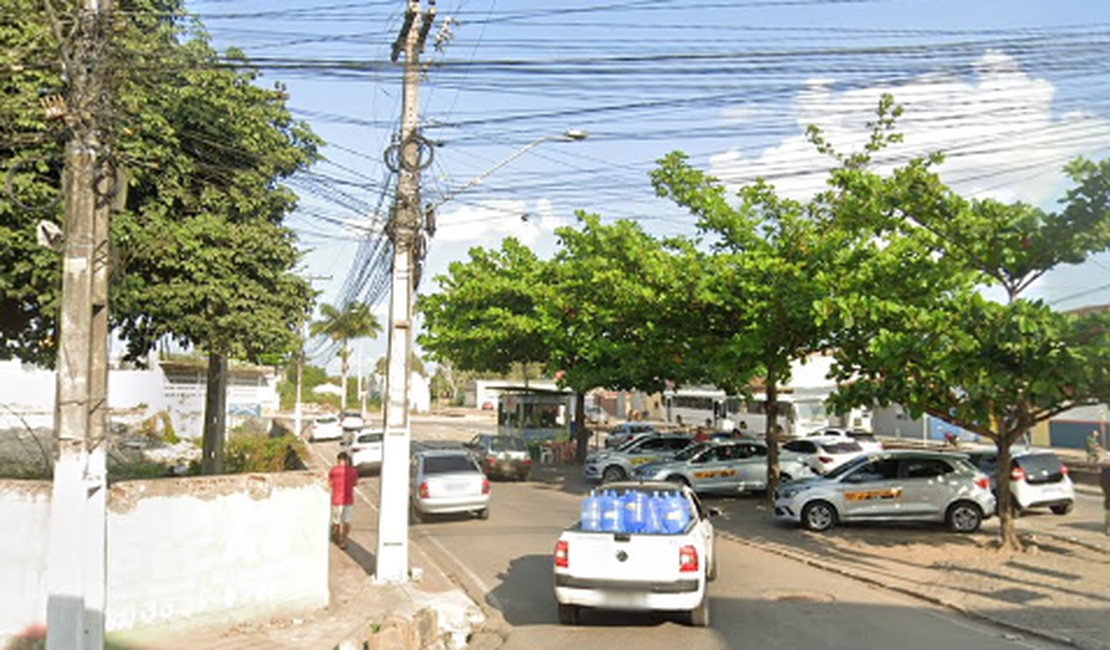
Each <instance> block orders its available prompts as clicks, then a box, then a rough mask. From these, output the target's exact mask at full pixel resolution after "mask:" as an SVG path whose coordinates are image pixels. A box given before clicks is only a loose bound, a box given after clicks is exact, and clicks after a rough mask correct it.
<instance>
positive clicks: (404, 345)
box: [375, 54, 588, 583]
mask: <svg viewBox="0 0 1110 650" xmlns="http://www.w3.org/2000/svg"><path fill="white" fill-rule="evenodd" d="M411 58H412V55H411V54H410V55H407V60H406V69H407V63H408V59H411ZM410 101H413V102H414V100H410ZM406 114H407V113H406ZM408 128H409V131H407V132H406V133H405V135H406V136H409V135H410V134H411V133H412V132H413V130H412V129H413V128H414V127H413V125H409V127H408ZM586 137H588V136H587V133H586V132H585V131H581V130H578V129H573V130H570V131H566V132H565V133H562V134H561V135H545V136H543V137H542V138H537V139H535V140H533V141H532V142H529V143H528V144H526V145H524V146H523V147H521V148H520V149H519V150H517V151H516V152H515V153H513V154H512V155H511V156H509V157H507V158H505V159H504V160H502V161H501V162H499V163H497V164H496V165H494V166H493V167H490V168H489V169H488V170H486V171H485V172H483V173H481V174H479V175H478V176H477V177H475V178H474V180H472V181H470V182H469V183H467V184H465V185H463V186H462V187H460V188H458V189H457V190H455V191H453V192H449V193H448V194H447V195H446V196H444V197H443V198H441V199H440V200H439V201H436V202H434V203H430V204H428V205H427V206H426V207H425V209H424V218H425V219H426V220H427V221H426V222H425V223H426V224H427V223H429V222H430V219H431V215H432V214H433V213H434V211H435V210H436V208H438V207H440V206H441V205H443V204H444V203H446V202H448V201H450V200H451V199H453V198H454V197H456V196H458V195H459V194H460V193H462V192H465V191H466V190H468V189H470V188H472V187H474V186H475V185H477V184H478V183H480V182H482V179H484V178H486V177H487V176H489V175H490V174H492V173H493V172H495V171H497V170H498V169H501V168H502V167H504V166H505V165H507V164H509V163H511V162H512V161H514V160H516V159H517V158H519V157H521V156H522V155H524V154H525V153H527V152H528V151H531V150H532V149H534V148H536V147H538V146H539V145H540V144H542V143H544V142H549V141H556V142H575V141H580V140H585V139H586ZM404 140H405V138H402V141H404ZM399 155H401V156H402V159H401V161H400V162H402V163H403V162H405V160H406V158H405V157H404V152H403V151H402V152H401V153H400V154H399ZM407 161H408V163H409V164H408V166H407V167H406V165H404V164H399V165H398V166H399V167H400V168H402V175H401V176H400V177H399V179H398V186H397V188H398V191H397V197H398V200H397V206H396V208H395V209H396V211H397V214H399V215H401V214H403V215H404V216H405V217H406V218H407V220H406V221H405V222H402V223H404V224H405V225H406V227H404V228H398V229H396V231H395V234H394V235H393V237H394V246H393V254H394V261H393V289H392V294H391V296H392V297H391V304H390V316H389V321H390V325H389V363H388V367H387V370H386V386H387V393H388V394H387V401H386V402H385V404H384V405H383V410H384V411H385V436H384V438H383V441H382V471H381V477H380V479H379V485H380V490H379V493H378V504H379V507H378V553H377V556H376V560H377V562H376V564H377V566H376V570H375V579H376V580H378V581H380V582H393V583H397V582H403V581H404V580H406V579H407V578H408V507H407V502H408V496H409V495H408V492H409V490H408V482H409V474H408V458H409V446H410V437H411V431H410V430H409V420H408V408H409V377H410V373H411V370H412V367H411V362H410V359H411V350H412V331H411V323H412V298H413V291H414V281H413V275H414V274H413V268H414V265H413V260H414V259H415V262H416V265H417V266H416V268H417V272H418V269H419V266H418V265H419V263H420V258H421V256H422V254H423V252H422V250H421V251H418V252H417V251H414V249H417V248H418V247H419V248H421V249H422V245H420V244H419V242H420V241H422V239H417V235H418V228H419V227H418V226H417V228H413V227H412V226H414V225H415V223H414V222H415V219H416V218H418V215H414V214H412V211H413V209H414V208H415V207H416V206H417V205H418V203H417V200H415V197H417V196H419V188H418V187H417V184H418V182H419V181H418V179H417V176H416V173H415V171H418V168H417V166H416V165H414V164H412V161H411V155H410V156H409V158H407ZM402 181H403V182H402ZM430 231H431V228H429V232H430Z"/></svg>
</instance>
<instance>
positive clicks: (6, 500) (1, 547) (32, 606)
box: [0, 481, 50, 644]
mask: <svg viewBox="0 0 1110 650" xmlns="http://www.w3.org/2000/svg"><path fill="white" fill-rule="evenodd" d="M0 521H2V522H3V524H2V525H0V576H2V577H0V644H2V643H3V642H4V640H5V639H7V638H9V637H11V636H14V635H16V634H18V633H20V632H23V631H25V630H27V629H28V628H29V627H31V626H32V625H33V624H35V623H42V622H44V621H45V620H46V539H47V531H48V530H49V526H50V483H48V482H46V481H0Z"/></svg>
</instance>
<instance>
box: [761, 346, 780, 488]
mask: <svg viewBox="0 0 1110 650" xmlns="http://www.w3.org/2000/svg"><path fill="white" fill-rule="evenodd" d="M777 382H778V377H777V375H776V373H775V368H774V366H770V367H768V368H767V385H766V386H765V387H764V391H765V392H764V394H765V395H766V398H765V400H764V403H763V412H764V416H765V418H766V422H767V424H766V426H765V427H764V440H765V441H766V442H767V501H768V503H770V504H772V505H773V504H774V501H775V490H777V489H778V487H779V440H778V438H779V437H778V424H779V389H778V386H777V385H776V384H777Z"/></svg>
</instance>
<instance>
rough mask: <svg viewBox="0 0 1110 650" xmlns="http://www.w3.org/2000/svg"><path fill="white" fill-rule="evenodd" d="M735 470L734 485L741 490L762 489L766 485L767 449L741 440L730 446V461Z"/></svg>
mask: <svg viewBox="0 0 1110 650" xmlns="http://www.w3.org/2000/svg"><path fill="white" fill-rule="evenodd" d="M730 465H731V466H732V468H733V469H734V470H735V471H736V476H735V482H736V486H737V488H739V489H742V490H749V491H750V490H762V489H764V488H766V487H767V450H766V449H765V448H764V447H763V446H762V445H756V444H752V443H750V442H741V443H738V444H736V445H733V446H732V461H731V463H730Z"/></svg>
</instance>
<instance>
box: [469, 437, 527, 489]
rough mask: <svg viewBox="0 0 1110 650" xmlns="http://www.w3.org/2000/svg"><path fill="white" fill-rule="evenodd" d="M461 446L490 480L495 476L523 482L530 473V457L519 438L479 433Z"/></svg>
mask: <svg viewBox="0 0 1110 650" xmlns="http://www.w3.org/2000/svg"><path fill="white" fill-rule="evenodd" d="M463 446H464V447H466V448H467V449H468V450H469V451H470V453H471V454H473V456H474V459H475V460H477V461H478V464H479V465H481V466H482V469H483V470H485V472H486V476H489V477H491V478H492V477H494V476H496V477H501V478H513V479H517V480H520V481H525V480H528V474H529V473H530V472H531V471H532V457H531V456H530V455H529V454H528V449H527V447H525V445H524V439H523V438H520V437H519V436H499V435H493V434H488V433H479V434H478V435H476V436H474V437H473V438H471V439H470V442H468V443H466V444H465V445H463Z"/></svg>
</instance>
